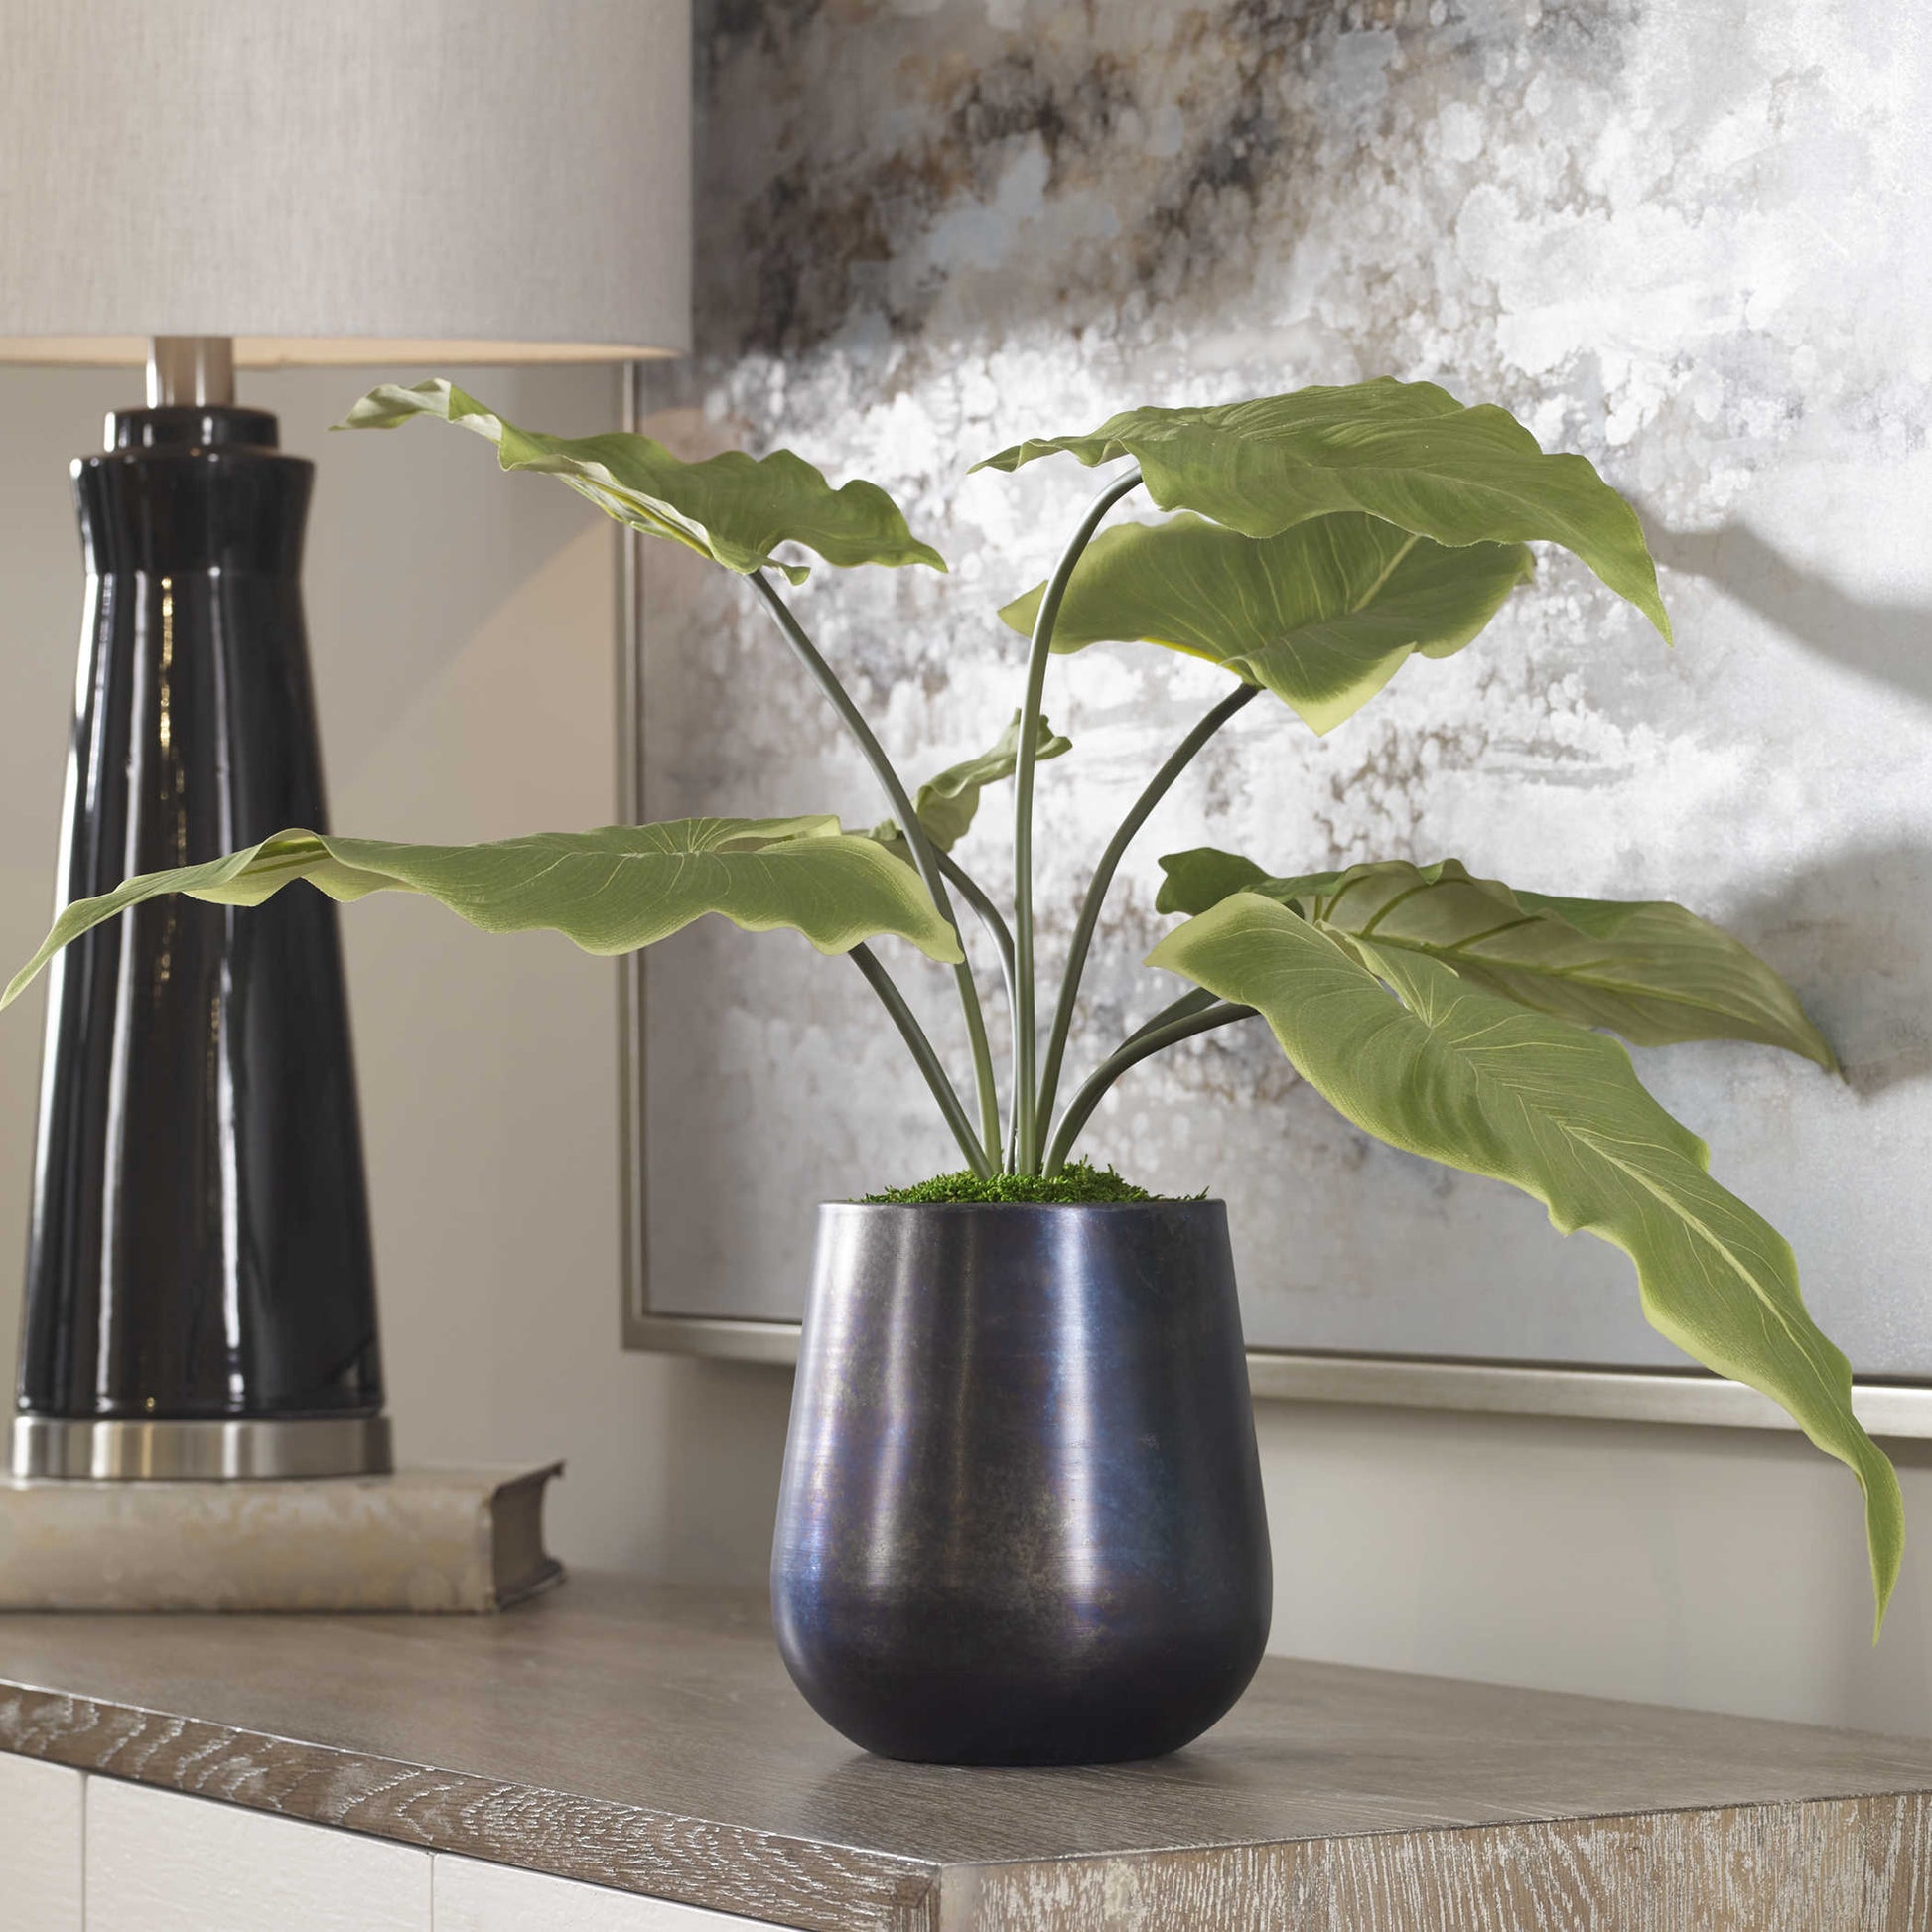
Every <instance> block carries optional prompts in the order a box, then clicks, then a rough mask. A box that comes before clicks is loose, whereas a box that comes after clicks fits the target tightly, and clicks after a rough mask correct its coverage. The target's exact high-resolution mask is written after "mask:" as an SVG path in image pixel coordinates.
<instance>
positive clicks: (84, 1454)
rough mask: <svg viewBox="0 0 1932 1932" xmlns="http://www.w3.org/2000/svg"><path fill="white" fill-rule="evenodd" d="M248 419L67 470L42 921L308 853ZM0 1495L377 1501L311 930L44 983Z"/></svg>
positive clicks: (349, 1200) (206, 942)
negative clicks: (189, 877) (310, 1495)
mask: <svg viewBox="0 0 1932 1932" xmlns="http://www.w3.org/2000/svg"><path fill="white" fill-rule="evenodd" d="M276 443H277V437H276V425H275V419H274V417H272V416H270V415H267V414H265V413H263V412H261V411H259V410H248V409H236V408H231V407H224V406H213V405H207V404H201V403H196V404H192V405H186V406H175V407H163V408H154V409H145V410H130V411H126V412H123V413H120V414H117V415H115V416H114V417H113V418H111V419H110V422H109V441H108V448H107V450H106V451H105V453H104V454H102V455H99V456H93V457H87V458H83V459H81V460H80V461H79V462H77V463H76V464H75V465H74V467H73V479H74V493H75V497H76V501H77V505H78V510H79V517H80V531H81V539H82V543H83V546H84V549H85V553H86V562H87V571H88V584H87V589H88V599H87V620H86V625H85V630H84V633H83V636H82V639H81V655H80V675H79V680H78V686H77V691H76V702H75V711H74V723H73V738H72V746H71V751H70V755H69V769H68V791H67V808H66V813H65V818H64V824H63V829H62V846H63V857H62V868H61V877H60V891H61V897H62V899H63V901H64V902H65V901H68V900H72V899H76V898H82V897H90V896H93V895H95V894H99V893H103V892H106V891H108V890H109V889H111V888H112V887H113V886H115V885H116V884H118V883H119V882H120V881H121V880H122V879H124V878H126V877H127V876H128V875H130V874H132V873H137V872H147V871H152V870H157V869H160V868H163V867H170V866H180V865H187V864H193V863H196V862H198V861H201V860H206V859H211V858H214V857H216V856H218V855H219V854H221V853H223V852H226V851H229V850H231V849H233V848H235V847H238V846H244V845H247V844H250V843H251V842H253V841H255V840H258V839H261V838H264V837H266V836H267V835H268V834H269V833H271V832H276V831H280V830H282V829H284V828H285V827H290V826H302V827H307V828H310V829H314V830H324V829H326V828H327V814H326V811H325V807H324V801H323V787H322V767H321V756H320V751H319V747H318V739H317V732H316V722H315V711H314V703H313V699H312V696H311V692H310V683H309V664H308V644H307V638H306V634H305V630H304V625H303V621H302V604H301V590H300V584H299V570H300V564H301V553H302V538H303V527H304V522H305V519H306V516H307V511H308V502H309V494H310V488H311V484H312V482H313V468H312V466H311V465H310V464H308V463H306V462H303V461H301V460H299V459H297V458H294V457H289V456H285V455H283V454H282V453H281V452H280V450H279V449H278V448H277V447H276ZM17 1409H18V1417H17V1420H16V1424H15V1427H14V1430H13V1440H12V1459H13V1464H14V1467H15V1468H16V1469H17V1470H19V1471H21V1472H24V1473H35V1474H47V1475H76V1476H105V1477H113V1478H118V1479H126V1478H138V1477H142V1476H154V1477H163V1476H167V1477H177V1478H178V1477H182V1476H207V1477H217V1478H218V1477H223V1476H231V1477H244V1476H260V1475H283V1474H286V1475H341V1474H354V1473H360V1472H364V1471H368V1470H379V1469H384V1468H386V1467H387V1466H388V1464H389V1452H388V1432H387V1427H386V1424H384V1423H383V1421H382V1418H381V1409H382V1383H381V1370H380V1362H379V1356H378V1350H377V1342H376V1316H375V1288H374V1271H373V1266H372V1261H371V1253H370V1242H369V1226H368V1208H367V1201H366V1194H365V1187H364V1179H363V1171H362V1146H361V1134H360V1128H359V1124H358V1119H357V1112H356V1104H355V1088H354V1072H353V1066H352V1061H351V1058H350V1049H349V1035H348V1012H347V1003H346V999H345V991H344V985H343V970H342V957H341V949H340V944H339V940H338V936H337V929H336V911H335V906H334V905H333V903H332V902H331V901H330V900H328V899H326V898H324V897H323V896H322V895H321V894H319V893H314V892H291V893H285V894H282V895H280V896H278V897H276V898H275V899H273V900H272V901H270V902H269V903H268V904H266V905H263V906H260V907H257V908H248V909H240V908H233V907H226V906H215V905H206V904H202V903H200V902H198V901H193V900H188V899H174V898H170V899H164V900H159V901H156V902H154V903H151V904H148V905H144V906H141V907H138V908H136V909H135V910H133V911H130V912H127V913H124V914H123V915H122V916H121V917H120V918H119V919H117V920H115V921H113V922H112V923H110V924H108V925H104V926H101V927H99V928H97V929H96V930H95V931H94V932H92V933H90V934H88V935H87V936H86V937H84V938H83V939H81V940H79V941H78V942H77V943H75V944H74V945H72V946H70V947H69V948H68V949H67V950H66V951H65V952H63V953H61V954H59V955H58V956H57V958H56V959H55V961H54V963H53V965H52V966H51V968H50V970H49V987H48V1008H47V1036H46V1047H45V1055H44V1059H43V1063H42V1084H41V1107H40V1125H39V1136H38V1142H37V1147H36V1157H35V1170H34V1201H33V1214H32V1222H31V1229H30V1235H29V1251H28V1265H27V1283H26V1300H25V1308H24V1312H23V1320H22V1330H21V1356H20V1381H19V1394H18V1403H17Z"/></svg>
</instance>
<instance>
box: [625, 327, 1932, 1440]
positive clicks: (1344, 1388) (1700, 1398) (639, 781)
mask: <svg viewBox="0 0 1932 1932" xmlns="http://www.w3.org/2000/svg"><path fill="white" fill-rule="evenodd" d="M641 414H642V365H641V364H639V363H630V364H627V365H626V366H625V368H624V370H623V376H622V388H621V420H622V424H623V427H624V428H626V429H629V430H635V429H636V427H637V425H638V422H639V420H640V417H641ZM643 573H644V557H643V540H642V538H641V537H639V536H638V535H637V534H636V533H635V532H633V531H628V530H620V531H619V533H618V586H617V611H618V622H617V649H616V658H617V666H616V710H617V776H618V798H617V804H618V815H619V817H620V819H621V821H622V822H624V823H628V824H636V823H639V822H641V821H643V820H644V819H645V818H646V817H647V812H646V809H645V800H644V775H645V774H644V702H645V699H644V656H643V645H644V576H643ZM644 959H645V955H644V954H643V953H641V952H635V953H626V954H623V955H621V957H620V958H619V960H618V962H617V981H618V989H617V990H618V1161H619V1177H618V1193H619V1202H620V1210H621V1227H620V1243H621V1247H620V1255H621V1278H622V1295H623V1305H622V1324H623V1325H622V1336H623V1346H624V1347H625V1348H626V1349H637V1350H642V1351H647V1352H655V1353H659V1354H674V1355H698V1356H709V1357H712V1358H714V1359H717V1360H721V1361H737V1362H765V1363H770V1364H772V1365H774V1366H786V1365H789V1364H791V1363H793V1362H795V1361H796V1360H797V1358H798V1334H799V1324H798V1323H797V1322H795V1321H777V1320H766V1319H757V1318H751V1317H744V1316H727V1315H711V1314H693V1313H689V1312H680V1311H671V1310H666V1309H661V1308H659V1307H657V1306H656V1305H655V1304H654V1303H653V1301H652V1299H651V1281H650V1255H649V1242H648V1225H649V1216H648V1209H649V1188H648V1154H649V1149H648V1141H647V1115H646V1087H645V1059H646V1018H647V1010H646V972H645V964H644ZM1248 1380H1249V1384H1250V1386H1251V1387H1252V1389H1253V1390H1254V1393H1255V1394H1256V1395H1257V1396H1259V1397H1265V1398H1269V1399H1272V1400H1279V1401H1294V1402H1327V1403H1350V1404H1363V1405H1369V1406H1374V1407H1382V1408H1396V1409H1447V1410H1457V1411H1462V1412H1464V1413H1470V1414H1481V1415H1498V1416H1566V1417H1572V1418H1576V1419H1580V1420H1586V1421H1596V1422H1647V1423H1689V1424H1701V1425H1705V1426H1708V1427H1718V1428H1728V1429H1783V1430H1795V1429H1796V1428H1797V1424H1796V1423H1794V1422H1793V1421H1792V1420H1791V1418H1790V1417H1789V1416H1787V1415H1786V1414H1785V1413H1784V1411H1783V1410H1782V1409H1780V1408H1779V1407H1778V1406H1777V1405H1776V1404H1775V1403H1774V1402H1772V1401H1771V1400H1770V1399H1769V1398H1768V1397H1766V1396H1762V1395H1760V1394H1758V1392H1757V1391H1756V1390H1755V1389H1750V1388H1746V1387H1744V1386H1743V1385H1742V1384H1741V1383H1737V1382H1727V1381H1725V1380H1724V1379H1723V1378H1721V1377H1719V1376H1715V1375H1711V1374H1708V1373H1707V1372H1706V1371H1704V1370H1703V1369H1700V1368H1695V1367H1686V1368H1684V1369H1681V1370H1676V1369H1670V1370H1657V1369H1629V1368H1616V1367H1611V1366H1602V1367H1578V1366H1575V1365H1571V1364H1564V1365H1558V1364H1554V1363H1522V1362H1496V1361H1477V1360H1467V1359H1463V1358H1460V1357H1455V1358H1448V1357H1431V1356H1408V1355H1403V1356H1396V1355H1352V1354H1333V1353H1323V1352H1314V1351H1308V1352H1298V1351H1294V1350H1289V1349H1279V1348H1250V1349H1249V1350H1248ZM1853 1407H1854V1409H1855V1410H1856V1411H1857V1414H1858V1416H1859V1419H1860V1421H1861V1422H1863V1424H1864V1426H1865V1427H1866V1428H1867V1429H1868V1430H1870V1431H1871V1432H1872V1434H1873V1435H1877V1436H1888V1437H1908V1438H1909V1437H1917V1438H1932V1387H1925V1386H1921V1385H1917V1384H1912V1383H1904V1382H1881V1381H1862V1382H1859V1383H1857V1384H1856V1385H1855V1387H1854V1391H1853Z"/></svg>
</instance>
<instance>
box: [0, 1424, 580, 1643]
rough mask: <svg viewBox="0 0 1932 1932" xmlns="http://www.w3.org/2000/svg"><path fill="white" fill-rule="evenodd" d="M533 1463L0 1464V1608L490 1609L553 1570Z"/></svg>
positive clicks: (540, 1482) (555, 1469)
mask: <svg viewBox="0 0 1932 1932" xmlns="http://www.w3.org/2000/svg"><path fill="white" fill-rule="evenodd" d="M562 1473H563V1464H562V1463H560V1462H553V1463H549V1464H547V1465H546V1466H544V1467H542V1468H534V1469H531V1468H472V1469H406V1470H400V1471H398V1472H397V1473H396V1474H394V1475H386V1476H347V1477H342V1478H339V1479H331V1480H324V1481H282V1482H258V1481H242V1482H94V1481H75V1480H60V1481H56V1480H44V1479H40V1478H35V1477H18V1476H16V1477H10V1478H0V1610H317V1611H345V1610H368V1611H420V1612H425V1613H434V1612H445V1613H452V1612H454V1613H465V1612H468V1613H471V1614H477V1613H482V1612H486V1611H489V1610H500V1609H502V1608H504V1607H505V1606H507V1605H508V1604H511V1603H514V1602H517V1601H519V1600H520V1599H521V1598H523V1597H525V1596H529V1595H532V1594H534V1593H535V1592H536V1591H537V1590H540V1589H543V1588H545V1587H548V1586H549V1585H551V1584H554V1583H556V1582H558V1581H559V1580H560V1579H561V1578H562V1576H563V1566H562V1565H561V1564H559V1563H558V1562H557V1561H556V1560H555V1559H554V1558H553V1557H551V1556H549V1555H548V1554H547V1553H546V1552H545V1550H544V1547H543V1492H544V1487H545V1485H546V1484H547V1483H548V1482H549V1480H550V1478H551V1477H552V1476H555V1475H561V1474H562Z"/></svg>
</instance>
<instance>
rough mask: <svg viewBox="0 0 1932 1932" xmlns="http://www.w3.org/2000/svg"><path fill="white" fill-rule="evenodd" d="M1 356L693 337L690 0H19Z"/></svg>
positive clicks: (658, 345) (622, 348)
mask: <svg viewBox="0 0 1932 1932" xmlns="http://www.w3.org/2000/svg"><path fill="white" fill-rule="evenodd" d="M0 23H4V31H3V32H0V46H4V48H5V58H4V60H0V358H4V359H8V360H15V361H56V362H92V363H113V362H138V361H140V360H142V359H143V357H144V356H145V354H146V352H147V339H148V338H149V337H154V336H216V337H220V336H227V337H233V338H234V339H236V340H235V351H236V359H237V360H239V361H241V362H243V363H247V364H251V365H253V366H257V367H264V366H266V367H272V366H277V365H280V364H285V363H301V362H395V361H410V360H423V359H428V358H430V357H436V358H439V359H444V360H454V361H492V362H494V361H571V360H577V361H590V360H597V361H603V360H615V359H620V358H624V357H630V356H638V355H649V354H661V353H676V352H679V351H681V350H683V349H684V348H686V347H688V346H689V338H690V251H691V235H690V225H691V215H690V93H691V74H690V41H691V34H690V7H689V0H321V3H320V4H291V0H168V3H167V4H166V5H156V4H155V3H154V0H57V3H56V4H50V3H49V0H0Z"/></svg>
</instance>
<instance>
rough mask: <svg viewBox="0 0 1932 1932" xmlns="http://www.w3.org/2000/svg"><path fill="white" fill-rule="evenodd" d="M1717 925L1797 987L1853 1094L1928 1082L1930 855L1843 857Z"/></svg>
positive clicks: (1863, 851) (1905, 851)
mask: <svg viewBox="0 0 1932 1932" xmlns="http://www.w3.org/2000/svg"><path fill="white" fill-rule="evenodd" d="M1724 924H1725V927H1726V928H1727V929H1728V930H1730V931H1732V932H1734V933H1736V935H1737V936H1738V938H1740V939H1742V940H1743V941H1744V943H1745V944H1746V945H1748V946H1750V947H1751V948H1752V949H1753V950H1754V951H1757V952H1760V953H1762V954H1763V956H1764V957H1765V958H1766V959H1768V960H1769V961H1770V962H1771V964H1772V965H1774V966H1775V967H1776V968H1777V969H1778V971H1779V972H1781V973H1782V974H1783V975H1784V976H1785V978H1786V979H1788V980H1790V981H1791V983H1792V984H1793V985H1794V986H1795V987H1797V989H1798V991H1799V994H1800V996H1801V997H1802V998H1803V1000H1804V1002H1805V1006H1806V1008H1807V1010H1808V1011H1809V1012H1810V1014H1811V1016H1812V1018H1813V1019H1814V1020H1816V1021H1817V1022H1818V1025H1819V1026H1820V1027H1821V1028H1822V1029H1823V1030H1824V1034H1825V1037H1826V1038H1827V1039H1829V1040H1830V1041H1831V1042H1832V1046H1833V1048H1834V1050H1835V1051H1836V1052H1837V1053H1838V1056H1839V1059H1840V1061H1841V1063H1842V1064H1843V1066H1844V1068H1845V1078H1846V1080H1847V1082H1848V1083H1849V1084H1850V1086H1851V1088H1852V1090H1853V1091H1854V1092H1855V1093H1857V1094H1858V1095H1860V1096H1861V1097H1862V1098H1867V1099H1868V1098H1870V1097H1872V1096H1873V1095H1876V1094H1880V1093H1883V1092H1885V1091H1887V1090H1888V1089H1890V1088H1892V1087H1899V1086H1905V1085H1908V1084H1910V1083H1911V1082H1912V1081H1915V1080H1922V1079H1925V1078H1927V1077H1932V849H1928V848H1926V847H1924V846H1919V845H1908V844H1903V843H1898V844H1875V845H1868V846H1850V847H1847V848H1846V849H1845V850H1844V851H1841V852H1838V853H1835V854H1833V855H1832V856H1831V857H1829V858H1826V859H1822V860H1820V861H1818V862H1817V863H1815V864H1813V865H1810V866H1807V867H1805V868H1803V869H1802V870H1801V871H1799V872H1797V873H1796V874H1794V875H1793V876H1792V877H1791V878H1790V879H1789V880H1788V881H1787V882H1785V883H1784V884H1782V885H1780V886H1779V887H1778V889H1777V890H1776V891H1774V892H1767V893H1765V894H1763V895H1761V896H1760V897H1757V898H1755V899H1747V900H1745V901H1744V902H1743V903H1742V904H1741V905H1739V906H1738V907H1737V908H1736V909H1735V910H1734V911H1733V912H1731V913H1730V914H1729V916H1727V917H1726V918H1725V920H1724Z"/></svg>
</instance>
